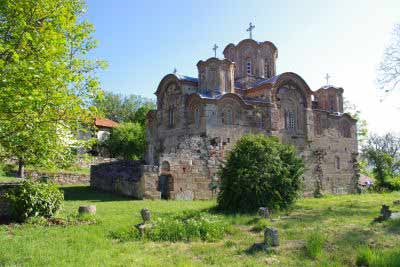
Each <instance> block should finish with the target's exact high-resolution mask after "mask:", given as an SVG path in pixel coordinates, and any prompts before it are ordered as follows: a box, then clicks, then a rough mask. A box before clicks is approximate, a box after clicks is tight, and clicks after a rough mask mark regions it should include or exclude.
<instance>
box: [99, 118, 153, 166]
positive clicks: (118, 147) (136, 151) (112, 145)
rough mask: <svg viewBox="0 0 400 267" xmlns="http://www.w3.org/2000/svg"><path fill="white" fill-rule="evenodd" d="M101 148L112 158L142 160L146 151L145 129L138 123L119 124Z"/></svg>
mask: <svg viewBox="0 0 400 267" xmlns="http://www.w3.org/2000/svg"><path fill="white" fill-rule="evenodd" d="M102 146H103V147H105V148H106V149H108V151H109V152H110V155H111V156H112V157H121V158H124V159H133V160H138V159H142V158H143V156H144V152H145V149H146V136H145V129H144V127H143V126H142V125H140V124H139V123H132V122H126V123H120V124H119V125H118V126H117V127H116V128H114V129H113V130H112V132H111V135H110V138H108V139H107V140H106V141H105V142H104V144H102Z"/></svg>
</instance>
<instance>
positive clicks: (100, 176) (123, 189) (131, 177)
mask: <svg viewBox="0 0 400 267" xmlns="http://www.w3.org/2000/svg"><path fill="white" fill-rule="evenodd" d="M142 173H143V170H142V167H141V162H138V161H129V160H121V161H114V162H110V163H102V164H98V165H92V166H91V168H90V186H91V187H92V188H94V189H96V190H101V191H106V192H112V193H117V194H121V195H126V196H131V197H133V198H137V199H142V198H143V195H144V192H145V190H144V180H143V179H141V176H142ZM146 173H149V172H146ZM149 177H150V175H149ZM149 194H150V195H151V194H152V193H150V192H149Z"/></svg>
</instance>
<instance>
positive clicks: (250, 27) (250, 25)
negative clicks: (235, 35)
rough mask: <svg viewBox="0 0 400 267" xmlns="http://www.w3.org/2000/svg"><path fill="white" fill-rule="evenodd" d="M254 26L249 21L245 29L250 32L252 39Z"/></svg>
mask: <svg viewBox="0 0 400 267" xmlns="http://www.w3.org/2000/svg"><path fill="white" fill-rule="evenodd" d="M255 27H256V26H254V25H253V24H252V23H251V22H250V24H249V28H248V29H247V30H246V31H248V32H249V33H250V39H253V30H254V28H255Z"/></svg>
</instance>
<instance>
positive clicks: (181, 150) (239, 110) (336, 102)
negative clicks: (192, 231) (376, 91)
mask: <svg viewBox="0 0 400 267" xmlns="http://www.w3.org/2000/svg"><path fill="white" fill-rule="evenodd" d="M215 48H216V47H215ZM223 55H224V58H222V59H220V58H217V57H212V58H209V59H207V60H200V61H199V62H198V63H197V69H198V77H188V76H184V75H181V74H178V73H176V72H175V73H172V74H168V75H166V76H165V77H164V78H163V79H162V80H161V81H160V83H159V85H158V88H157V90H156V92H155V94H156V96H157V110H153V111H150V112H149V113H148V115H147V120H148V121H147V122H148V128H147V141H148V151H147V154H146V165H143V166H141V174H140V175H141V177H140V179H139V180H140V181H141V182H140V186H139V187H140V188H141V189H140V190H141V191H142V192H140V193H138V195H139V197H144V198H165V199H168V198H171V199H209V198H212V197H214V196H215V193H216V185H217V184H218V175H217V173H218V169H219V166H220V165H221V164H224V161H225V159H226V156H227V155H228V153H229V151H230V150H231V149H232V147H233V146H234V145H235V142H236V141H237V140H238V139H239V138H240V137H241V136H242V135H244V134H246V133H254V134H258V133H262V134H265V135H267V136H277V137H278V138H279V139H280V140H281V142H282V143H286V144H292V145H294V146H295V147H296V149H297V152H298V154H299V156H300V157H301V158H303V160H304V162H305V163H306V167H307V170H306V172H305V173H304V175H303V188H304V189H303V190H304V194H305V195H310V194H312V193H313V192H314V191H315V190H316V188H319V189H320V190H321V191H322V192H328V193H333V194H343V193H349V192H352V191H354V190H355V186H356V180H357V175H358V171H357V159H356V157H357V131H356V120H355V119H353V118H352V117H351V116H350V115H348V114H346V113H343V89H342V88H340V87H334V86H324V87H322V88H319V89H317V90H311V89H310V87H309V86H308V85H307V83H306V82H305V81H304V79H303V78H302V77H301V76H300V75H298V74H296V73H293V72H284V73H281V74H277V73H276V64H277V59H278V49H277V47H276V46H275V45H274V44H273V43H272V42H269V41H265V42H257V41H255V40H253V39H251V38H250V39H245V40H242V41H240V42H239V43H238V44H228V45H227V46H226V47H225V49H224V50H223Z"/></svg>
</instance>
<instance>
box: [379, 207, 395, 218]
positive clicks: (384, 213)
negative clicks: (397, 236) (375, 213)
mask: <svg viewBox="0 0 400 267" xmlns="http://www.w3.org/2000/svg"><path fill="white" fill-rule="evenodd" d="M381 215H382V218H383V219H384V220H387V219H389V218H390V216H391V215H392V211H391V210H390V209H389V206H387V205H382V208H381Z"/></svg>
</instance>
